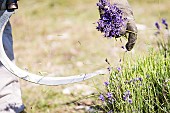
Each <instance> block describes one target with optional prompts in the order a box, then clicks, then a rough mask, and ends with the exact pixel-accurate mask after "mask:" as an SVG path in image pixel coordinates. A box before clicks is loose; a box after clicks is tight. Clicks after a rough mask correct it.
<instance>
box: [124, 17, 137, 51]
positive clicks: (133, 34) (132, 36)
mask: <svg viewBox="0 0 170 113" xmlns="http://www.w3.org/2000/svg"><path fill="white" fill-rule="evenodd" d="M127 32H128V33H129V36H128V42H127V44H126V49H127V50H128V51H131V50H132V48H133V46H134V45H135V43H136V39H137V27H136V24H135V22H134V20H130V21H129V22H128V23H127Z"/></svg>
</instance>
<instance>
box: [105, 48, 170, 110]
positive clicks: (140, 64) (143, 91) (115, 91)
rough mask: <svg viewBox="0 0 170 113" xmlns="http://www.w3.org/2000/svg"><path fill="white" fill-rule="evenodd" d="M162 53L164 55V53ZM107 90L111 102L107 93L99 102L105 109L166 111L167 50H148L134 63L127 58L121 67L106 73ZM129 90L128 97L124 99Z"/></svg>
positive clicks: (169, 86)
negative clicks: (108, 77) (130, 100)
mask: <svg viewBox="0 0 170 113" xmlns="http://www.w3.org/2000/svg"><path fill="white" fill-rule="evenodd" d="M165 54H166V55H165ZM106 90H107V92H111V93H112V95H113V97H112V98H113V100H114V101H113V102H110V100H109V99H107V97H105V98H106V99H105V100H106V101H105V102H103V104H102V109H103V110H104V111H105V112H108V111H110V110H112V112H126V113H127V112H141V113H142V112H143V113H154V112H157V113H164V112H165V113H168V111H170V104H169V103H170V52H169V48H168V50H164V49H162V50H160V51H159V52H155V51H153V50H151V52H150V55H149V56H148V57H145V58H140V59H139V60H138V61H137V62H136V63H135V64H131V62H127V63H126V64H124V65H122V70H121V71H115V70H114V71H113V72H112V73H111V75H110V80H109V85H108V86H107V87H106ZM126 91H130V95H129V96H128V99H132V103H131V102H128V99H126V100H125V99H124V95H125V92H126Z"/></svg>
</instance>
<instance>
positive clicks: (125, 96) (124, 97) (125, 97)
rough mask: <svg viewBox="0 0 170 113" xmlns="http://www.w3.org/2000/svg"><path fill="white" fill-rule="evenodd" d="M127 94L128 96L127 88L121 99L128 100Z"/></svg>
mask: <svg viewBox="0 0 170 113" xmlns="http://www.w3.org/2000/svg"><path fill="white" fill-rule="evenodd" d="M129 96H130V91H129V90H127V91H126V92H124V95H123V100H128V99H129Z"/></svg>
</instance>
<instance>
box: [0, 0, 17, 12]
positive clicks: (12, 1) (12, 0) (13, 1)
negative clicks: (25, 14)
mask: <svg viewBox="0 0 170 113" xmlns="http://www.w3.org/2000/svg"><path fill="white" fill-rule="evenodd" d="M17 1H18V0H4V1H3V2H2V3H1V2H0V6H1V7H0V8H1V10H15V9H18V3H17Z"/></svg>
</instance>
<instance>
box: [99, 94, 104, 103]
mask: <svg viewBox="0 0 170 113" xmlns="http://www.w3.org/2000/svg"><path fill="white" fill-rule="evenodd" d="M99 99H100V100H101V101H103V102H104V101H105V98H104V96H103V95H102V94H101V95H100V96H99Z"/></svg>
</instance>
